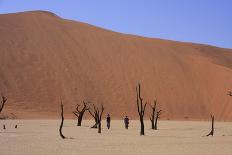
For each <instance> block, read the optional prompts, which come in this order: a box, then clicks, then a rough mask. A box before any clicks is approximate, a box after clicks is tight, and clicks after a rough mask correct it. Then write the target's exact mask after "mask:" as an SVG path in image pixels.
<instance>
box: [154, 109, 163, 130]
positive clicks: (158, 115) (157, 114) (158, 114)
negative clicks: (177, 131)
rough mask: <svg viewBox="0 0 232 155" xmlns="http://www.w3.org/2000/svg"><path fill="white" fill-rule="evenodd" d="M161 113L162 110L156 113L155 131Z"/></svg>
mask: <svg viewBox="0 0 232 155" xmlns="http://www.w3.org/2000/svg"><path fill="white" fill-rule="evenodd" d="M161 111H162V110H159V111H157V112H156V117H155V130H157V122H158V119H159V118H160V115H161Z"/></svg>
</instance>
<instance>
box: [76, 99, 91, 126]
mask: <svg viewBox="0 0 232 155" xmlns="http://www.w3.org/2000/svg"><path fill="white" fill-rule="evenodd" d="M79 106H80V105H79V104H77V107H76V111H74V112H73V114H74V115H76V116H77V120H78V121H77V126H81V123H82V119H83V116H84V114H85V111H86V110H88V108H87V103H86V102H84V101H83V108H82V109H81V110H79Z"/></svg>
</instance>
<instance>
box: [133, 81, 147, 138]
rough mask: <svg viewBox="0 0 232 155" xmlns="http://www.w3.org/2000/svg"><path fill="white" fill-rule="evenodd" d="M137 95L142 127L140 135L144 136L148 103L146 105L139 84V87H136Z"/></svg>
mask: <svg viewBox="0 0 232 155" xmlns="http://www.w3.org/2000/svg"><path fill="white" fill-rule="evenodd" d="M136 94H137V110H138V114H139V120H140V125H141V129H140V135H144V134H145V133H144V121H143V117H144V113H145V109H146V106H147V103H145V104H144V103H143V99H142V98H141V93H140V84H138V87H136Z"/></svg>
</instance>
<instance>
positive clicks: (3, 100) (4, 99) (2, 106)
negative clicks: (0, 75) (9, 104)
mask: <svg viewBox="0 0 232 155" xmlns="http://www.w3.org/2000/svg"><path fill="white" fill-rule="evenodd" d="M6 101H7V98H6V97H5V96H2V101H1V105H0V113H1V112H2V110H3V108H4V105H5V103H6Z"/></svg>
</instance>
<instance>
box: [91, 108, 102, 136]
mask: <svg viewBox="0 0 232 155" xmlns="http://www.w3.org/2000/svg"><path fill="white" fill-rule="evenodd" d="M93 107H94V115H93V113H91V112H90V114H91V115H92V116H93V117H94V118H96V120H95V122H96V124H97V126H98V133H101V120H102V114H103V111H104V107H103V105H101V111H100V110H99V109H98V107H95V105H93ZM96 124H95V125H96Z"/></svg>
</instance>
